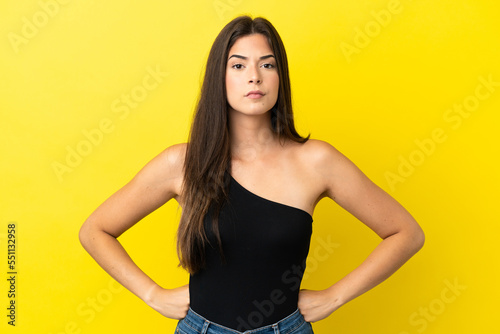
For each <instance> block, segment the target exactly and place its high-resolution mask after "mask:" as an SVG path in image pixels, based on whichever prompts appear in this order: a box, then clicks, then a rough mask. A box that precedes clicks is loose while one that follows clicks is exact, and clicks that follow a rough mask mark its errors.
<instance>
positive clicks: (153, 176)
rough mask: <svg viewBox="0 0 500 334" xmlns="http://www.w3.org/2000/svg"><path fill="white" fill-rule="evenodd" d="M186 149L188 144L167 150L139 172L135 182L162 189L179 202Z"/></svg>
mask: <svg viewBox="0 0 500 334" xmlns="http://www.w3.org/2000/svg"><path fill="white" fill-rule="evenodd" d="M186 148H187V143H179V144H174V145H171V146H169V147H167V148H165V149H164V150H163V151H162V152H160V153H159V154H158V155H157V156H155V157H154V158H153V159H152V160H151V161H149V162H148V163H147V164H146V165H145V166H144V167H143V168H142V169H141V170H140V171H139V173H138V174H137V175H136V177H135V178H134V180H135V181H136V182H140V183H142V184H143V185H145V186H147V187H150V188H157V189H158V188H162V189H163V191H165V192H167V193H169V194H170V196H172V197H175V198H176V200H177V199H178V196H179V195H180V193H181V186H182V181H183V178H184V172H183V170H184V159H185V153H186ZM134 180H133V181H134Z"/></svg>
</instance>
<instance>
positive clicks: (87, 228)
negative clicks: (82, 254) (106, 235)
mask: <svg viewBox="0 0 500 334" xmlns="http://www.w3.org/2000/svg"><path fill="white" fill-rule="evenodd" d="M92 235H93V230H92V224H90V222H89V221H88V220H86V221H85V222H84V223H83V225H82V226H81V227H80V230H79V231H78V239H79V240H80V244H81V245H82V247H83V248H84V249H85V250H88V248H89V247H90V243H91V240H92Z"/></svg>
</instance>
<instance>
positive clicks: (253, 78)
mask: <svg viewBox="0 0 500 334" xmlns="http://www.w3.org/2000/svg"><path fill="white" fill-rule="evenodd" d="M249 72H250V73H249V79H248V81H249V82H250V83H260V82H261V77H260V72H259V69H258V66H251V67H250V70H249Z"/></svg>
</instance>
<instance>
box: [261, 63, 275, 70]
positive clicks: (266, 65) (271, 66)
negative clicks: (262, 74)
mask: <svg viewBox="0 0 500 334" xmlns="http://www.w3.org/2000/svg"><path fill="white" fill-rule="evenodd" d="M262 66H264V67H265V68H267V69H273V68H275V67H276V66H274V64H271V63H268V64H264V65H262Z"/></svg>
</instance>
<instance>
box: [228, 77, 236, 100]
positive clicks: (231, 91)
mask: <svg viewBox="0 0 500 334" xmlns="http://www.w3.org/2000/svg"><path fill="white" fill-rule="evenodd" d="M235 81H236V80H235V79H234V78H232V77H231V76H229V75H228V76H226V92H227V94H228V95H229V94H234V92H235V89H236V83H235Z"/></svg>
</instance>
